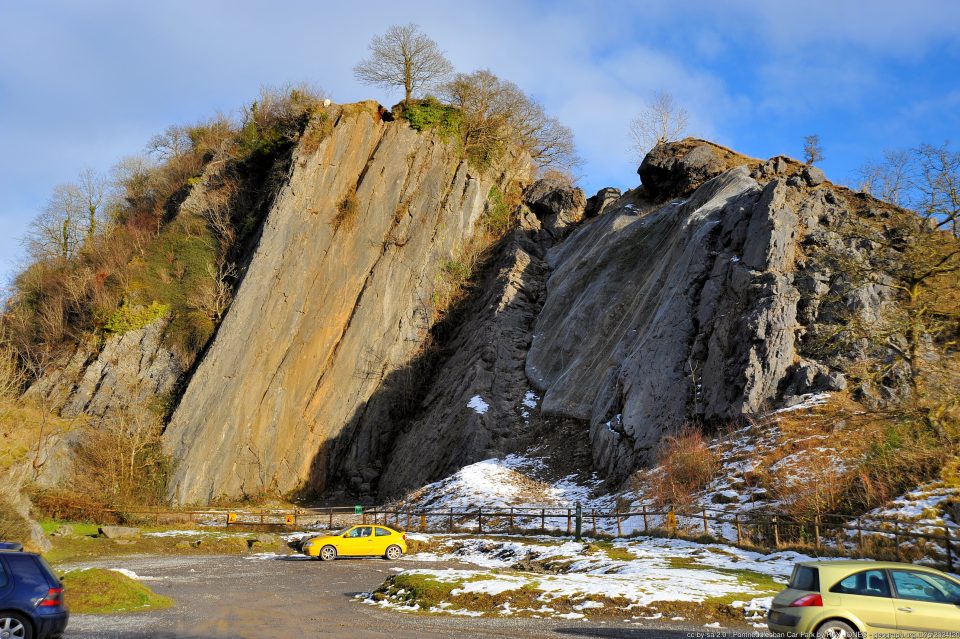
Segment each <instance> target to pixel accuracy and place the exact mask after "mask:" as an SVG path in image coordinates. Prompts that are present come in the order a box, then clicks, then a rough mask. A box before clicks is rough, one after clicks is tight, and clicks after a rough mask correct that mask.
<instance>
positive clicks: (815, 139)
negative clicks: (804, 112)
mask: <svg viewBox="0 0 960 639" xmlns="http://www.w3.org/2000/svg"><path fill="white" fill-rule="evenodd" d="M803 161H804V162H806V163H807V164H815V163H816V162H823V146H822V145H821V144H820V136H819V135H817V134H812V135H808V136H807V137H805V138H803Z"/></svg>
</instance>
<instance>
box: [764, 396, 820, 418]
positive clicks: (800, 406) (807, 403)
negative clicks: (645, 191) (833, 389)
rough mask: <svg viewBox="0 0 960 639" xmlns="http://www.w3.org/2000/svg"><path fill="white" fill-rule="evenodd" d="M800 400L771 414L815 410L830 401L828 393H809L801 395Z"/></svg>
mask: <svg viewBox="0 0 960 639" xmlns="http://www.w3.org/2000/svg"><path fill="white" fill-rule="evenodd" d="M801 398H802V399H801V401H800V402H798V403H796V404H794V405H792V406H787V407H786V408H781V409H780V410H775V411H773V414H774V415H777V414H780V413H790V412H793V411H797V410H808V409H810V408H816V407H817V406H823V405H824V404H826V403H827V400H829V399H830V393H811V394H808V395H802V396H801Z"/></svg>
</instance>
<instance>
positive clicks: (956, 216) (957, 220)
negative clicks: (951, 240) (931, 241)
mask: <svg viewBox="0 0 960 639" xmlns="http://www.w3.org/2000/svg"><path fill="white" fill-rule="evenodd" d="M915 155H916V170H915V173H914V178H913V180H914V188H915V189H916V191H917V195H918V197H917V202H916V205H915V208H916V209H917V212H918V213H920V215H922V216H923V217H924V218H925V219H927V220H930V221H932V223H933V224H935V225H936V227H937V228H941V229H946V230H949V231H951V232H952V233H953V235H954V237H960V152H956V151H952V150H951V149H950V145H949V144H947V143H944V144H943V145H941V146H933V145H932V144H921V145H920V146H919V147H918V148H917V150H916V151H915Z"/></svg>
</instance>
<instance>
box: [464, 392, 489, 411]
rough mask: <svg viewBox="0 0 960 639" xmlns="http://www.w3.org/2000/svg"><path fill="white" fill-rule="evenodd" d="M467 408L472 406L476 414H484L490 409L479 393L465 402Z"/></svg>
mask: <svg viewBox="0 0 960 639" xmlns="http://www.w3.org/2000/svg"><path fill="white" fill-rule="evenodd" d="M467 408H472V409H473V410H474V411H476V413H477V414H478V415H486V413H487V411H488V410H490V404H488V403H486V402H485V401H483V398H482V397H480V396H479V395H474V396H473V397H471V398H470V401H469V402H467Z"/></svg>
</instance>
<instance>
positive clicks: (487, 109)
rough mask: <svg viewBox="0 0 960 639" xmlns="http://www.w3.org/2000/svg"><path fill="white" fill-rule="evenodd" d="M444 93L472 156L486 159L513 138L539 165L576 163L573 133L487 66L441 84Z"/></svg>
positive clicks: (564, 165)
mask: <svg viewBox="0 0 960 639" xmlns="http://www.w3.org/2000/svg"><path fill="white" fill-rule="evenodd" d="M443 95H444V98H446V99H447V100H448V101H449V102H450V103H451V104H452V105H454V106H456V107H458V108H459V109H460V110H461V112H462V114H463V130H462V135H463V144H464V148H465V149H466V151H467V152H468V153H469V154H471V156H473V157H475V158H479V159H481V160H483V161H489V159H490V158H491V157H492V156H493V155H495V154H497V153H499V152H500V151H501V150H502V149H503V148H504V147H505V146H506V145H507V144H508V143H509V142H514V143H519V144H520V146H522V147H523V148H524V150H526V151H527V152H528V153H530V156H531V157H532V158H533V159H534V161H536V162H537V164H538V165H540V167H542V168H559V169H569V168H571V167H573V166H576V165H577V164H579V158H578V157H577V155H576V149H575V146H574V142H573V132H572V131H571V130H570V129H569V128H567V127H566V126H564V125H563V124H561V123H560V121H559V120H557V119H556V118H553V117H550V116H548V115H547V114H546V112H545V111H544V109H543V107H542V106H541V105H540V104H539V103H538V102H536V101H535V100H534V99H533V98H531V97H530V96H528V95H527V94H525V93H524V92H523V91H522V90H521V89H520V87H518V86H517V85H516V84H514V83H513V82H510V81H508V80H502V79H500V78H498V77H497V76H496V75H494V74H493V73H491V72H490V71H488V70H486V69H483V70H480V71H474V72H473V73H460V74H457V76H456V77H455V78H454V79H453V80H451V81H450V82H449V83H447V84H446V85H445V86H444V88H443Z"/></svg>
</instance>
